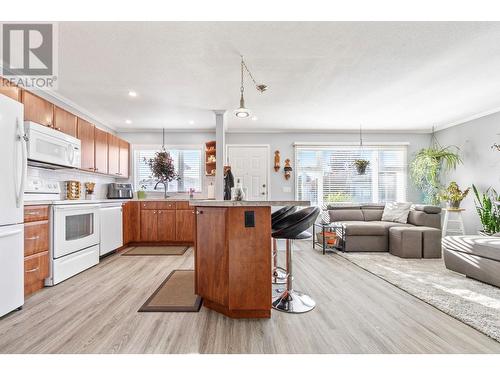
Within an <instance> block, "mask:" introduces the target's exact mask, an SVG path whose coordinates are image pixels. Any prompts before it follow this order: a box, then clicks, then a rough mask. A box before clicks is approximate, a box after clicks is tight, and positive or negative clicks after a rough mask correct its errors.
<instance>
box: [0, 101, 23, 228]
mask: <svg viewBox="0 0 500 375" xmlns="http://www.w3.org/2000/svg"><path fill="white" fill-rule="evenodd" d="M0 129H1V135H0V178H1V181H2V183H1V193H0V226H2V225H12V224H17V223H22V222H23V193H24V180H25V177H26V143H25V141H24V138H23V136H24V126H23V105H22V104H21V103H19V102H16V101H15V100H13V99H11V98H8V97H6V96H5V95H0Z"/></svg>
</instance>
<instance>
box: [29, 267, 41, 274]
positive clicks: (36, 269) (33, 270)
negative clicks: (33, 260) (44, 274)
mask: <svg viewBox="0 0 500 375" xmlns="http://www.w3.org/2000/svg"><path fill="white" fill-rule="evenodd" d="M39 269H40V267H37V268H33V269H32V270H28V271H26V273H32V272H36V271H38V270H39Z"/></svg>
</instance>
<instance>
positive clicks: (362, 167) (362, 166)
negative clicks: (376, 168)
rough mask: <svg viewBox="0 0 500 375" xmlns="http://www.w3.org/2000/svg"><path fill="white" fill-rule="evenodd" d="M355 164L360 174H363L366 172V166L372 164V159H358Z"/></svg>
mask: <svg viewBox="0 0 500 375" xmlns="http://www.w3.org/2000/svg"><path fill="white" fill-rule="evenodd" d="M353 164H354V166H355V167H356V171H357V172H358V174H360V175H363V174H365V173H366V168H367V167H368V166H369V165H370V161H369V160H366V159H356V160H354V163H353Z"/></svg>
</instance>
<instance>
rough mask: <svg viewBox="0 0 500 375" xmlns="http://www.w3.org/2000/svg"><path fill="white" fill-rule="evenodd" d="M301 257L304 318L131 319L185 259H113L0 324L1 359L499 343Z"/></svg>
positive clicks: (323, 259) (389, 290)
mask: <svg viewBox="0 0 500 375" xmlns="http://www.w3.org/2000/svg"><path fill="white" fill-rule="evenodd" d="M300 248H301V250H300V251H297V252H295V253H294V265H295V266H294V271H295V287H296V289H298V290H301V291H304V292H307V293H309V294H310V295H311V296H312V297H313V298H314V299H315V300H316V302H317V307H316V308H315V309H314V310H313V311H312V312H309V313H306V314H301V315H291V314H284V313H280V312H277V311H273V312H272V318H271V319H268V320H232V319H229V318H226V317H224V316H223V315H220V314H218V313H215V312H213V311H210V310H208V309H206V308H202V309H201V311H200V312H199V313H138V312H137V310H138V309H139V307H140V306H141V305H142V304H143V303H144V301H145V300H146V299H147V298H148V297H149V296H150V295H151V293H153V292H154V291H155V289H156V288H157V287H158V285H159V284H160V283H161V282H162V281H163V280H164V279H165V278H166V276H167V275H168V274H169V273H170V272H171V271H172V270H174V269H191V268H192V267H193V251H192V249H189V250H188V251H187V252H186V253H185V254H184V255H183V256H158V257H152V256H145V257H122V256H119V255H113V256H111V257H108V258H106V259H105V260H103V261H102V262H101V263H100V264H99V265H98V266H96V267H94V268H92V269H90V270H87V271H85V272H83V273H81V274H80V275H77V276H75V277H73V278H72V279H70V280H67V281H65V282H63V283H62V284H59V285H57V286H55V287H52V288H45V289H44V290H42V291H40V292H38V293H36V294H35V295H33V296H32V297H30V298H29V299H28V300H27V301H26V304H25V306H24V309H23V310H22V311H19V312H14V313H12V314H10V315H8V316H6V317H4V318H2V319H0V353H500V343H497V342H496V341H494V340H492V339H490V338H488V337H487V336H485V335H483V334H481V333H479V332H478V331H476V330H474V329H473V328H470V327H469V326H467V325H465V324H463V323H461V322H459V321H457V320H455V319H453V318H451V317H449V316H448V315H446V314H444V313H442V312H440V311H438V310H436V309H435V308H433V307H432V306H430V305H428V304H426V303H424V302H422V301H420V300H418V299H416V298H414V297H412V296H410V295H409V294H407V293H405V292H403V291H401V290H399V289H398V288H396V287H394V286H392V285H390V284H388V283H387V282H385V281H383V280H381V279H379V278H377V277H376V276H374V275H372V274H370V273H368V272H366V271H364V270H362V269H360V268H359V267H357V266H355V265H353V264H351V263H350V262H348V261H347V260H345V259H343V258H341V257H340V256H338V255H331V254H330V255H326V256H324V255H321V254H320V253H319V252H316V251H314V250H312V249H311V246H310V242H309V241H307V242H306V243H302V244H301V245H300ZM280 255H281V256H283V254H280Z"/></svg>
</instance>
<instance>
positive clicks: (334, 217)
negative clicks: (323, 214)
mask: <svg viewBox="0 0 500 375" xmlns="http://www.w3.org/2000/svg"><path fill="white" fill-rule="evenodd" d="M328 214H329V215H330V222H331V223H332V222H335V221H364V220H365V218H364V216H363V212H362V211H361V209H360V208H359V207H358V208H355V209H341V208H335V209H329V210H328Z"/></svg>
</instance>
